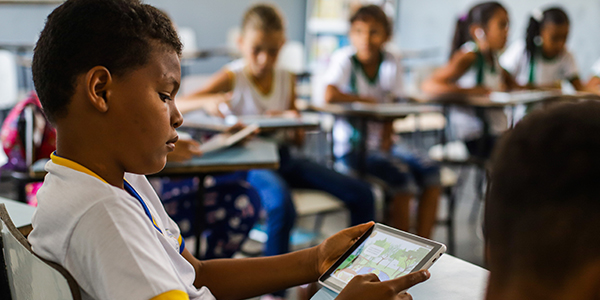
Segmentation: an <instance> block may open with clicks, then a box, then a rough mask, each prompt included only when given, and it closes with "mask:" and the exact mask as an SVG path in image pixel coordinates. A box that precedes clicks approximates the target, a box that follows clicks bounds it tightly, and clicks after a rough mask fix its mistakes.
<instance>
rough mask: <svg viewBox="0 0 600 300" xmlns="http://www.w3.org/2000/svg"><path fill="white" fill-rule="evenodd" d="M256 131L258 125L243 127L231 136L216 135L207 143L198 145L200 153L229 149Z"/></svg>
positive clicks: (224, 134)
mask: <svg viewBox="0 0 600 300" xmlns="http://www.w3.org/2000/svg"><path fill="white" fill-rule="evenodd" d="M256 130H258V125H256V124H250V125H248V126H246V127H244V128H243V129H242V130H240V131H238V132H236V133H233V134H231V133H221V134H217V135H215V136H213V137H212V138H210V139H209V140H208V141H206V142H204V143H203V144H202V145H200V151H202V153H208V152H212V151H217V150H220V149H223V148H227V147H231V146H233V145H235V144H236V143H238V142H240V141H241V140H243V139H244V138H246V137H248V136H249V135H251V134H252V133H254V132H255V131H256Z"/></svg>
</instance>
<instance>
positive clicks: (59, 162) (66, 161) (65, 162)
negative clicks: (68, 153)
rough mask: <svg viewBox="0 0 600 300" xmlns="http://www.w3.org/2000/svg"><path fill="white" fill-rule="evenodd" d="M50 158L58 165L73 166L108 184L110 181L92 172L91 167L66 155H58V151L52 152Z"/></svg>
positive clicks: (74, 168)
mask: <svg viewBox="0 0 600 300" xmlns="http://www.w3.org/2000/svg"><path fill="white" fill-rule="evenodd" d="M50 158H51V159H52V162H53V163H55V164H57V165H61V166H63V167H67V168H71V169H73V170H75V171H79V172H81V173H85V174H88V175H90V176H94V177H96V178H98V179H99V180H100V181H102V182H104V183H106V184H108V182H106V180H104V179H102V177H100V176H98V174H96V173H94V172H92V171H91V170H90V169H88V168H86V167H84V166H82V165H80V164H78V163H76V162H74V161H72V160H70V159H68V158H64V157H60V156H58V155H56V152H52V154H51V155H50Z"/></svg>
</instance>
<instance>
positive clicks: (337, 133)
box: [323, 5, 441, 237]
mask: <svg viewBox="0 0 600 300" xmlns="http://www.w3.org/2000/svg"><path fill="white" fill-rule="evenodd" d="M391 28H392V26H391V23H390V22H389V20H388V17H387V16H386V14H385V13H384V12H383V10H382V9H381V8H380V7H379V6H377V5H367V6H363V7H361V8H360V9H358V10H357V11H356V12H355V13H354V14H353V16H352V17H351V18H350V33H349V38H350V41H351V43H352V46H351V47H346V48H342V49H340V50H338V51H337V52H335V53H334V54H333V56H332V58H331V62H330V64H329V67H328V69H327V72H326V73H325V75H324V78H323V81H324V82H323V83H324V84H326V85H327V87H326V90H325V101H327V102H328V103H348V102H366V103H385V102H391V101H393V100H394V99H397V98H399V97H401V96H402V95H403V94H402V66H401V64H400V59H399V57H397V56H395V55H394V54H392V53H390V52H388V51H386V50H385V49H384V45H385V43H386V42H387V41H388V39H389V38H390V37H391V32H392V29H391ZM352 122H353V120H351V119H348V120H345V119H344V120H343V119H338V120H336V123H335V125H334V128H333V137H334V154H335V156H336V157H338V158H341V161H343V162H344V163H345V167H350V168H352V169H356V168H357V166H358V164H359V162H358V157H357V156H358V155H357V154H356V152H355V149H353V148H355V147H353V146H354V145H353V144H355V143H354V142H356V140H357V136H358V131H357V130H356V128H357V126H356V125H355V124H352ZM366 138H367V144H368V145H367V146H368V150H369V155H367V161H366V167H367V173H368V174H370V175H373V176H375V177H378V178H379V179H381V180H383V181H385V182H386V184H387V185H388V186H389V187H390V190H392V193H393V200H392V203H391V205H390V207H389V210H388V211H389V222H390V224H391V225H392V226H394V227H397V228H399V229H402V230H409V225H410V214H409V206H410V200H411V199H412V198H413V196H414V194H415V193H416V189H417V184H418V185H420V186H421V187H422V193H421V198H420V203H419V213H418V221H417V234H419V235H421V236H424V237H429V236H430V235H431V231H432V228H433V225H434V223H435V216H436V212H437V204H438V201H439V196H440V190H441V189H440V178H439V167H438V166H437V165H436V164H435V163H433V162H432V161H431V160H428V159H427V158H426V157H424V156H419V155H415V154H413V153H410V152H409V151H406V150H405V149H401V148H398V149H399V151H393V152H392V155H390V151H391V148H392V123H391V122H376V121H370V122H368V123H367V137H366Z"/></svg>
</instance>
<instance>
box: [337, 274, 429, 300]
mask: <svg viewBox="0 0 600 300" xmlns="http://www.w3.org/2000/svg"><path fill="white" fill-rule="evenodd" d="M427 279H429V271H427V270H421V271H418V272H414V273H410V274H408V275H405V276H402V277H399V278H396V279H391V280H387V281H384V282H381V281H379V278H378V277H377V275H375V274H373V273H369V274H365V275H356V276H354V278H352V280H350V282H348V285H346V287H345V288H344V289H343V290H342V291H341V292H340V294H339V295H338V296H337V297H336V298H335V299H336V300H354V299H356V300H359V299H360V300H362V299H378V300H379V299H380V300H408V299H412V296H411V295H410V294H409V293H406V292H404V291H405V290H407V289H408V288H410V287H412V286H414V285H416V284H418V283H421V282H423V281H425V280H427Z"/></svg>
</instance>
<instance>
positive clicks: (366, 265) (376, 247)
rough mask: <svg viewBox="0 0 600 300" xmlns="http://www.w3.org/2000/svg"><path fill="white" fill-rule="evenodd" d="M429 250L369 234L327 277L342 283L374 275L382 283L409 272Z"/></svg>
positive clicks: (377, 234) (393, 238)
mask: <svg viewBox="0 0 600 300" xmlns="http://www.w3.org/2000/svg"><path fill="white" fill-rule="evenodd" d="M432 248H433V247H432V246H429V245H425V244H420V243H418V242H413V241H407V240H404V239H400V238H398V237H394V236H392V235H389V234H387V233H385V232H381V231H373V232H372V233H371V235H370V236H369V238H368V239H367V240H366V241H365V242H364V243H363V244H362V245H360V246H359V247H358V248H356V250H354V252H352V254H351V255H349V256H348V257H347V258H346V260H344V262H343V263H342V264H340V266H339V267H338V268H337V269H336V270H335V271H334V272H333V274H331V276H332V277H334V278H337V279H339V280H341V281H343V282H344V283H348V282H349V281H350V280H351V279H352V278H353V277H354V276H355V275H362V274H368V273H374V274H376V275H377V276H378V277H379V280H381V281H385V280H389V279H393V278H398V277H400V276H403V275H406V274H408V273H410V272H411V271H412V270H413V269H414V268H415V266H416V265H417V264H418V263H419V262H421V261H422V260H423V259H424V258H425V256H427V254H428V253H429V252H430V251H431V249H432Z"/></svg>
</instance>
